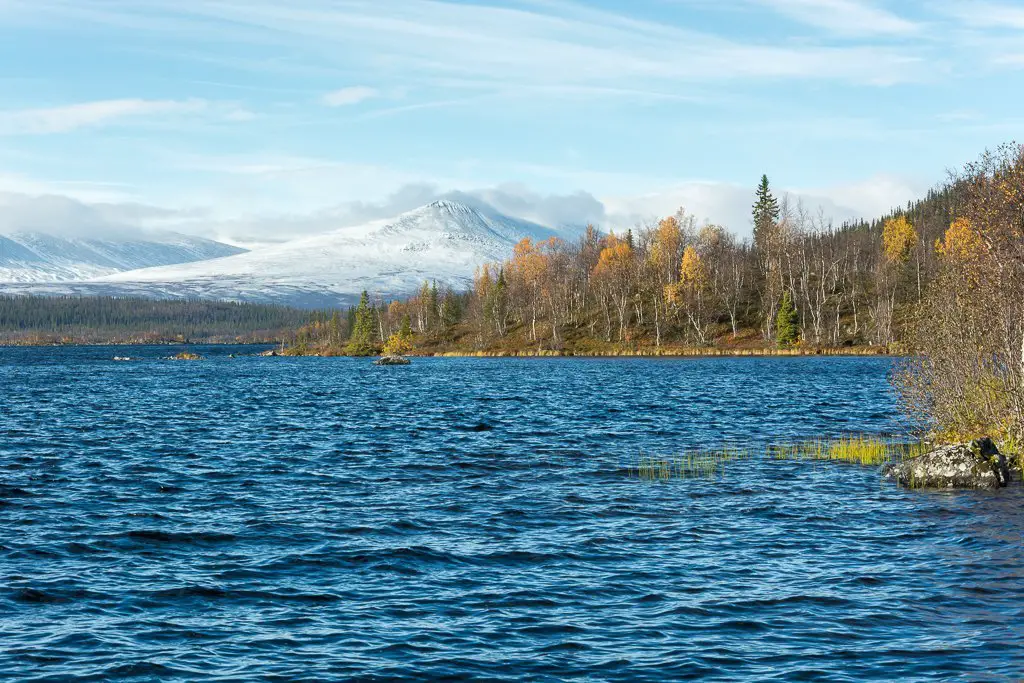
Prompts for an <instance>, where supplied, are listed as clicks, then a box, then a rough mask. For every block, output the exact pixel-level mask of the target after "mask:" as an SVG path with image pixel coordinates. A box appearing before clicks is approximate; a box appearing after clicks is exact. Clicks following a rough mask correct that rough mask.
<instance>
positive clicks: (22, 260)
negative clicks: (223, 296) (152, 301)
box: [0, 232, 245, 283]
mask: <svg viewBox="0 0 1024 683" xmlns="http://www.w3.org/2000/svg"><path fill="white" fill-rule="evenodd" d="M244 252H245V250H244V249H239V248H237V247H233V246H230V245H227V244H221V243H220V242H213V241H211V240H206V239H202V238H199V237H190V236H187V235H179V234H176V233H155V234H147V235H145V236H135V237H131V238H118V237H105V238H80V237H61V236H57V235H51V234H48V233H44V232H16V233H13V234H10V235H0V282H17V283H40V282H62V281H79V280H86V279H90V278H95V277H101V276H104V275H110V274H113V273H119V272H123V271H126V270H136V269H139V268H148V267H151V266H166V265H172V264H180V263H188V262H191V261H203V260H207V259H213V258H219V257H223V256H232V255H235V254H241V253H244Z"/></svg>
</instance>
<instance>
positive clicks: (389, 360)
mask: <svg viewBox="0 0 1024 683" xmlns="http://www.w3.org/2000/svg"><path fill="white" fill-rule="evenodd" d="M411 362H412V361H410V360H409V359H408V358H406V357H405V356H381V357H380V358H378V359H377V360H375V361H373V364H374V365H409V364H410V363H411Z"/></svg>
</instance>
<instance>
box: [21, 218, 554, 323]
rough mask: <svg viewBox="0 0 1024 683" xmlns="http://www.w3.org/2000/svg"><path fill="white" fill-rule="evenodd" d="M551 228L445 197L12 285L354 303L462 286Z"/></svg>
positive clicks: (56, 290) (66, 291)
mask: <svg viewBox="0 0 1024 683" xmlns="http://www.w3.org/2000/svg"><path fill="white" fill-rule="evenodd" d="M555 234H556V233H555V232H554V231H552V230H551V229H549V228H546V227H543V226H541V225H537V224H536V223H531V222H529V221H525V220H520V219H516V218H511V217H509V216H505V215H503V214H501V213H499V212H497V211H496V210H494V209H492V208H491V207H489V206H487V205H484V204H480V203H473V205H470V204H469V203H466V202H461V201H455V200H441V201H437V202H434V203H432V204H429V205H427V206H424V207H421V208H419V209H416V210H414V211H410V212H408V213H405V214H402V215H401V216H399V217H397V218H395V219H393V220H385V221H376V222H373V223H369V224H366V225H363V226H359V227H353V228H342V229H339V230H335V231H332V232H329V233H325V234H322V235H316V236H314V237H307V238H302V239H297V240H294V241H291V242H286V243H283V244H279V245H273V246H268V247H262V248H259V249H254V250H252V251H249V252H246V253H243V254H237V255H234V256H228V257H226V258H217V259H213V260H208V261H197V262H193V263H186V264H180V265H172V266H163V267H156V268H145V269H142V270H132V271H128V272H119V273H115V274H111V275H106V276H103V277H96V278H92V279H91V280H89V281H88V282H80V283H61V285H59V286H47V287H45V288H42V289H41V288H39V287H31V288H18V289H19V290H20V291H35V292H44V291H45V292H47V293H53V294H98V293H103V294H118V295H136V296H154V297H174V298H177V297H196V298H208V299H226V300H235V301H269V302H277V303H286V304H290V305H296V306H306V307H317V306H330V305H338V304H344V303H351V302H353V301H355V300H356V299H357V298H358V296H359V293H360V292H362V291H363V290H367V291H369V292H372V293H375V294H379V295H381V296H383V297H397V296H402V295H406V294H409V293H411V292H414V291H416V290H417V289H418V288H419V287H420V286H421V285H422V284H423V282H424V281H425V280H436V281H437V282H438V284H447V285H451V286H452V287H455V288H463V287H465V286H467V285H468V284H470V283H471V282H472V276H473V271H474V270H475V269H476V268H477V267H478V266H479V265H481V264H483V263H488V262H494V261H498V260H502V259H505V258H508V257H509V256H510V255H511V253H512V248H513V247H514V246H515V244H516V243H517V242H518V241H519V240H521V239H522V238H524V237H529V238H531V239H533V240H543V239H547V238H548V237H551V236H554V235H555ZM7 290H8V291H10V287H8V288H7Z"/></svg>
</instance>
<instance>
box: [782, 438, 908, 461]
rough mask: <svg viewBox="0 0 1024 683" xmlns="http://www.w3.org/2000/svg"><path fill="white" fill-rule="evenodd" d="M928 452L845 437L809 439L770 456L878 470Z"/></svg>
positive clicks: (889, 441) (883, 441)
mask: <svg viewBox="0 0 1024 683" xmlns="http://www.w3.org/2000/svg"><path fill="white" fill-rule="evenodd" d="M927 450H928V447H927V446H926V445H925V444H922V443H919V442H901V441H894V440H892V439H886V438H882V437H878V436H865V435H846V436H841V437H839V438H836V439H809V440H807V441H801V442H798V443H795V444H783V445H778V446H772V447H770V448H769V450H768V455H769V457H771V458H772V459H775V460H812V461H827V462H840V463H849V464H854V465H864V466H869V467H878V466H881V465H884V464H885V463H888V462H896V461H900V460H903V459H904V458H912V457H915V456H918V455H921V454H922V453H925V452H926V451H927Z"/></svg>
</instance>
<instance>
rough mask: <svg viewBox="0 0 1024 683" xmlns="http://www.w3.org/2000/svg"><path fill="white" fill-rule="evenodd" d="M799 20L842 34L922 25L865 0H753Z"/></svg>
mask: <svg viewBox="0 0 1024 683" xmlns="http://www.w3.org/2000/svg"><path fill="white" fill-rule="evenodd" d="M751 1H752V2H755V3H757V4H759V5H764V6H767V7H770V8H772V9H773V10H775V11H777V12H779V13H780V14H783V15H785V16H788V17H790V18H792V19H794V20H796V21H799V22H801V23H804V24H807V25H809V26H814V27H817V28H823V29H825V30H827V31H831V32H833V33H838V34H841V35H885V34H892V35H904V34H911V33H916V32H918V31H919V30H920V29H921V26H920V25H919V24H917V23H916V22H913V21H909V20H907V19H904V18H902V17H900V16H898V15H896V14H894V13H892V12H890V11H888V10H885V9H882V8H881V7H879V6H877V5H876V4H874V3H870V2H865V1H864V0H751Z"/></svg>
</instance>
